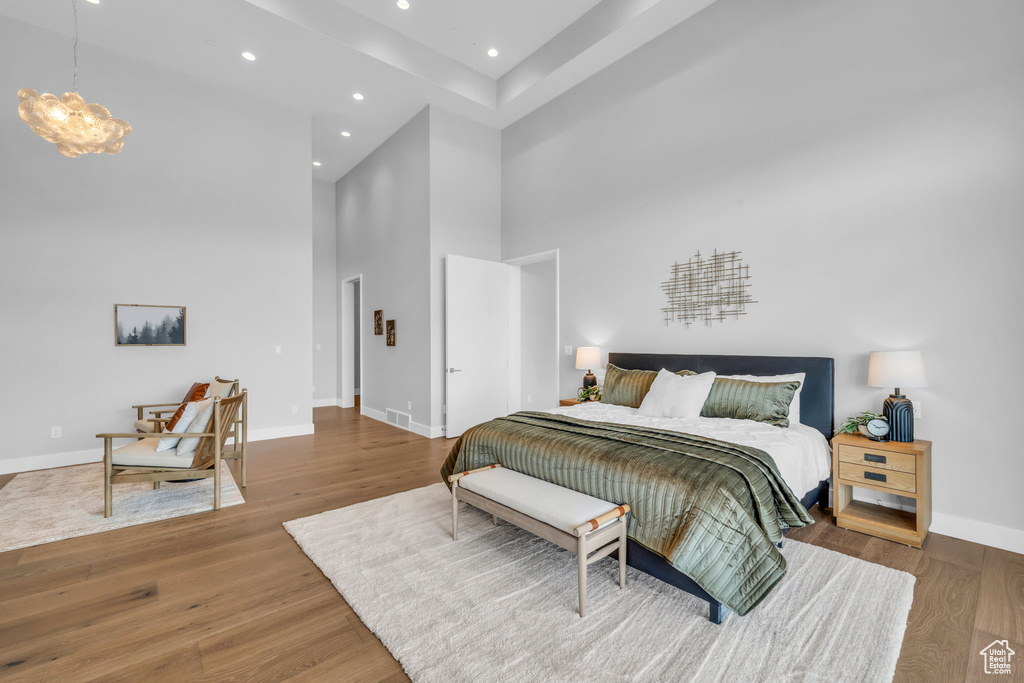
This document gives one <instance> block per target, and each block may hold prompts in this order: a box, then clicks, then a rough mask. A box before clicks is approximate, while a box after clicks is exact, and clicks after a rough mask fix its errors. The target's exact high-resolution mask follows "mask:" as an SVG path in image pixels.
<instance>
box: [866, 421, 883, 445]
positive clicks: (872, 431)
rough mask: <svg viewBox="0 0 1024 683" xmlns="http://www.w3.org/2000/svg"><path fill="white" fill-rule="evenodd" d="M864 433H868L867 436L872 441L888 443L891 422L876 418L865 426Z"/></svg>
mask: <svg viewBox="0 0 1024 683" xmlns="http://www.w3.org/2000/svg"><path fill="white" fill-rule="evenodd" d="M863 429H864V431H865V432H867V434H865V436H867V437H868V438H869V439H871V440H872V441H888V440H889V421H888V420H883V419H882V418H875V419H874V420H868V423H867V424H866V425H865V426H864V428H863Z"/></svg>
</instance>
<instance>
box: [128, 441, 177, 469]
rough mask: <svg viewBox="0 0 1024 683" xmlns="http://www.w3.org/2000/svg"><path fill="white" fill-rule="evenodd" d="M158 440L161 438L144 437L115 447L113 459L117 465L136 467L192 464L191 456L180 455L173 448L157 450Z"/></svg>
mask: <svg viewBox="0 0 1024 683" xmlns="http://www.w3.org/2000/svg"><path fill="white" fill-rule="evenodd" d="M158 441H160V439H156V438H152V439H143V440H142V441H135V442H134V443H130V444H128V445H127V446H121V447H120V448H115V449H114V451H113V453H111V459H112V460H113V463H114V464H115V465H130V466H135V467H188V466H190V465H191V464H192V458H191V456H188V457H181V456H178V455H176V454H175V451H174V449H173V448H172V449H170V450H166V451H160V452H157V450H156V444H157V442H158Z"/></svg>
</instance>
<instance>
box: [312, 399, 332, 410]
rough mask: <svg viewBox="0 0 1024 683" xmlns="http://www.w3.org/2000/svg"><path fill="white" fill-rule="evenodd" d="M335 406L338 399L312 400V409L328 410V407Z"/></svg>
mask: <svg viewBox="0 0 1024 683" xmlns="http://www.w3.org/2000/svg"><path fill="white" fill-rule="evenodd" d="M336 405H338V399H336V398H314V399H313V407H314V408H330V407H332V406H336Z"/></svg>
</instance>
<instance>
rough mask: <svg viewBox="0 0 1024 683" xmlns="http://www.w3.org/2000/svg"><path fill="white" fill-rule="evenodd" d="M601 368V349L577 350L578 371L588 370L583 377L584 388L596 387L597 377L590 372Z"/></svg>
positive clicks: (589, 347)
mask: <svg viewBox="0 0 1024 683" xmlns="http://www.w3.org/2000/svg"><path fill="white" fill-rule="evenodd" d="M599 367H601V349H600V348H599V347H597V346H580V347H579V348H577V349H576V369H577V370H586V371H587V374H585V375H584V376H583V388H584V389H586V388H587V387H596V386H597V377H594V373H592V372H591V371H590V370H591V369H592V368H599Z"/></svg>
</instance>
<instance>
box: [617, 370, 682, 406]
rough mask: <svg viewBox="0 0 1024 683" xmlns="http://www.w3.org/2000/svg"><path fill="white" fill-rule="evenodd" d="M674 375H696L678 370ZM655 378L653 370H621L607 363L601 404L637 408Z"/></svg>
mask: <svg viewBox="0 0 1024 683" xmlns="http://www.w3.org/2000/svg"><path fill="white" fill-rule="evenodd" d="M676 374H677V375H679V376H681V377H685V376H686V375H696V374H697V373H696V372H693V371H692V370H680V371H679V372H677V373H676ZM657 376H658V373H657V372H655V371H654V370H623V369H622V368H620V367H618V366H615V365H612V364H611V363H609V364H608V366H607V367H606V368H605V375H604V386H603V387H602V388H601V403H611V404H613V405H617V406H629V407H630V408H639V407H640V404H641V403H643V402H644V396H646V395H647V392H648V391H650V390H651V385H652V384H654V380H655V378H657Z"/></svg>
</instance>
